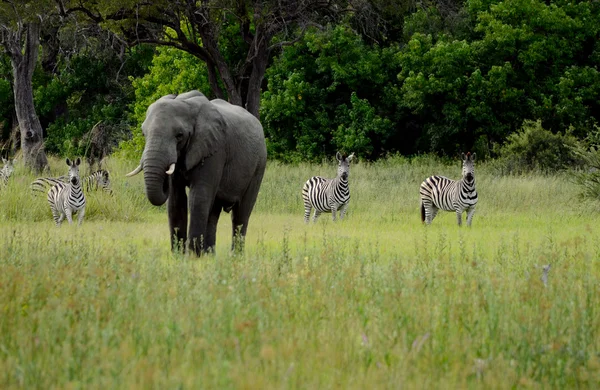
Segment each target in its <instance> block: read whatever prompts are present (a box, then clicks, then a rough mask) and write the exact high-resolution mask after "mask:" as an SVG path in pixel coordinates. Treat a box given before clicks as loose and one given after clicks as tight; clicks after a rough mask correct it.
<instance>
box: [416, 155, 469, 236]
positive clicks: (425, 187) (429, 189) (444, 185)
mask: <svg viewBox="0 0 600 390" xmlns="http://www.w3.org/2000/svg"><path fill="white" fill-rule="evenodd" d="M419 193H420V194H421V221H422V222H425V223H426V224H427V225H429V224H430V223H431V221H433V219H434V218H435V216H436V214H437V212H438V211H439V210H445V211H455V212H456V219H457V221H458V226H461V225H462V213H463V211H465V210H466V211H467V226H471V221H472V220H473V214H474V213H475V206H476V205H477V190H476V189H475V153H473V154H470V153H467V154H464V153H463V154H462V179H460V180H452V179H448V178H447V177H443V176H430V177H428V178H427V179H425V180H424V181H423V183H421V189H420V191H419Z"/></svg>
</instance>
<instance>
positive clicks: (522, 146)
mask: <svg viewBox="0 0 600 390" xmlns="http://www.w3.org/2000/svg"><path fill="white" fill-rule="evenodd" d="M577 145H578V142H577V139H576V138H575V137H574V136H573V135H572V134H570V133H569V132H567V133H566V134H561V133H558V134H553V133H552V132H551V131H549V130H546V129H544V128H543V127H542V123H541V121H539V120H538V121H536V122H533V121H525V122H524V123H523V127H522V129H521V130H520V131H519V132H517V133H513V134H511V135H509V136H508V139H507V141H506V144H504V145H503V146H502V147H501V148H500V149H499V154H500V161H499V166H501V167H502V168H503V170H504V172H506V173H524V172H528V171H533V170H538V171H541V172H556V171H558V170H561V169H564V168H567V167H570V166H574V165H575V164H577V163H578V159H577V157H576V154H575V153H574V151H573V149H574V148H576V147H577Z"/></svg>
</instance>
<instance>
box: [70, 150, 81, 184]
mask: <svg viewBox="0 0 600 390" xmlns="http://www.w3.org/2000/svg"><path fill="white" fill-rule="evenodd" d="M79 164H81V159H80V158H79V157H77V160H73V161H71V160H69V159H68V158H67V165H68V166H69V182H70V183H71V184H73V185H74V186H77V185H79Z"/></svg>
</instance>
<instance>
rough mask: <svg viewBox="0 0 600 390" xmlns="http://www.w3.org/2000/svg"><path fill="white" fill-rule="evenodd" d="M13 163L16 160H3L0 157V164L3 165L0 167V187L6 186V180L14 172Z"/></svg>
mask: <svg viewBox="0 0 600 390" xmlns="http://www.w3.org/2000/svg"><path fill="white" fill-rule="evenodd" d="M15 162H16V159H12V160H11V159H8V160H7V159H5V158H4V157H2V163H3V164H4V166H3V167H2V169H0V185H4V186H5V185H7V184H8V178H9V177H10V175H12V173H13V172H14V170H15Z"/></svg>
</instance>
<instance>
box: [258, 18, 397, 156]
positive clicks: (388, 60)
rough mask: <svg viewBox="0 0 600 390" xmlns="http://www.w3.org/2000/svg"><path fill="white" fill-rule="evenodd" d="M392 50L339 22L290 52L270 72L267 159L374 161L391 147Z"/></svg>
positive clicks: (264, 115)
mask: <svg viewBox="0 0 600 390" xmlns="http://www.w3.org/2000/svg"><path fill="white" fill-rule="evenodd" d="M394 52H395V51H394V50H393V49H390V48H387V49H386V48H380V47H377V46H375V47H371V46H368V45H366V44H365V43H364V42H363V41H362V39H361V38H360V37H359V36H358V35H356V34H354V33H353V32H352V31H350V30H349V29H348V28H347V27H344V26H341V25H340V26H335V27H331V28H329V29H326V30H325V31H316V30H315V31H310V32H308V33H307V34H306V36H305V37H304V39H303V40H302V41H301V42H299V43H297V44H295V45H293V46H291V47H287V48H286V49H285V50H284V51H283V52H282V53H281V55H280V56H279V57H277V58H276V59H275V60H274V63H273V65H272V66H271V67H270V68H269V70H268V71H267V77H266V78H267V84H268V89H267V91H265V92H264V93H263V96H262V103H261V120H262V122H263V125H264V127H265V133H266V135H267V138H268V141H267V145H268V150H269V156H270V157H274V158H278V159H282V160H284V161H296V160H317V159H319V158H321V157H323V156H328V155H331V154H332V153H335V151H336V150H346V151H347V152H350V151H355V152H356V153H359V154H360V155H362V156H364V157H367V158H372V157H375V156H378V155H379V154H381V152H382V150H384V149H387V148H391V147H390V145H388V143H387V141H388V139H389V138H390V137H392V136H393V130H394V129H393V126H392V119H390V118H392V117H393V116H394V115H395V111H396V108H395V105H394V101H395V99H396V97H395V96H396V95H395V94H396V90H395V87H394V84H393V83H392V82H391V80H393V77H392V75H393V74H395V73H396V72H397V67H396V64H397V61H395V59H394V55H393V54H394ZM351 149H352V150H351Z"/></svg>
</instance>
